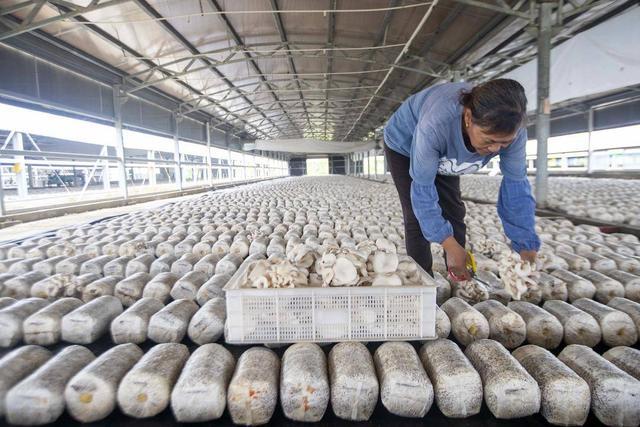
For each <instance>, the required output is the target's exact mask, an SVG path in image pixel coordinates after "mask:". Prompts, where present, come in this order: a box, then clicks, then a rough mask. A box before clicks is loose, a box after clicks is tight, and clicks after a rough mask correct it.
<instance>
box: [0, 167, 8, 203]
mask: <svg viewBox="0 0 640 427" xmlns="http://www.w3.org/2000/svg"><path fill="white" fill-rule="evenodd" d="M6 214H7V209H6V208H5V206H4V184H3V182H2V165H0V216H5V215H6Z"/></svg>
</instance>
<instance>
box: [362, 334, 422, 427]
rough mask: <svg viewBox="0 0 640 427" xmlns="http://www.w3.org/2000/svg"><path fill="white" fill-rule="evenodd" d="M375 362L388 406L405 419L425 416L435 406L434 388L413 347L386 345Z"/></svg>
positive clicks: (382, 394)
mask: <svg viewBox="0 0 640 427" xmlns="http://www.w3.org/2000/svg"><path fill="white" fill-rule="evenodd" d="M373 360H374V363H375V366H376V372H377V373H378V378H379V381H380V398H381V400H382V404H383V405H384V407H385V408H387V410H388V411H389V412H391V413H392V414H394V415H399V416H401V417H411V418H422V417H424V416H425V415H426V413H427V412H428V411H429V409H430V408H431V405H432V404H433V386H432V385H431V381H429V377H427V374H426V372H425V371H424V368H423V367H422V363H421V362H420V358H419V357H418V354H417V353H416V350H415V349H414V348H413V347H412V346H411V344H409V343H406V342H387V343H384V344H382V345H381V346H380V347H378V349H377V350H376V352H375V353H374V356H373Z"/></svg>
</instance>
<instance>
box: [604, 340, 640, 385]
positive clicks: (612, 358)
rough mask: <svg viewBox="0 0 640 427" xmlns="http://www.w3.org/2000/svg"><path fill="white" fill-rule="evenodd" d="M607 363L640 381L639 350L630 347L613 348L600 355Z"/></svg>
mask: <svg viewBox="0 0 640 427" xmlns="http://www.w3.org/2000/svg"><path fill="white" fill-rule="evenodd" d="M602 357H604V358H605V359H607V360H608V361H609V362H611V363H613V364H614V365H616V366H617V367H618V368H620V369H622V370H623V371H625V372H626V373H627V374H629V375H631V376H632V377H634V378H635V379H637V380H640V350H638V349H636V348H631V347H624V346H621V347H614V348H612V349H610V350H609V351H607V352H606V353H604V354H603V355H602Z"/></svg>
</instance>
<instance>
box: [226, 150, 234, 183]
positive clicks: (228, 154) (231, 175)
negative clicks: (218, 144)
mask: <svg viewBox="0 0 640 427" xmlns="http://www.w3.org/2000/svg"><path fill="white" fill-rule="evenodd" d="M227 164H228V165H229V181H233V170H232V169H233V168H232V167H231V150H230V149H229V147H227Z"/></svg>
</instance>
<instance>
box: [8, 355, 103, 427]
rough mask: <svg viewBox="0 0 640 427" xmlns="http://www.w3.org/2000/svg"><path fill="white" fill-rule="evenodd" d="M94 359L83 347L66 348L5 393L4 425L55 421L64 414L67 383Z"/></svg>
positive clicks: (38, 423)
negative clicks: (7, 423)
mask: <svg viewBox="0 0 640 427" xmlns="http://www.w3.org/2000/svg"><path fill="white" fill-rule="evenodd" d="M94 359H95V356H94V355H93V353H91V351H89V350H88V349H86V348H84V347H82V346H79V345H72V346H69V347H65V348H64V349H63V350H62V351H60V352H59V353H58V354H56V355H55V356H54V357H53V358H51V359H49V360H48V361H47V362H46V363H45V364H44V365H42V366H40V368H38V369H37V370H36V371H35V372H33V373H32V374H31V375H29V376H28V377H27V378H25V379H24V380H22V381H21V382H20V383H18V384H17V385H16V386H15V387H13V388H12V389H11V390H10V391H9V393H7V397H6V403H5V404H6V414H5V416H6V419H7V421H8V422H9V423H10V424H18V425H41V424H48V423H52V422H54V421H55V420H57V419H58V417H60V415H62V413H63V412H64V387H65V385H66V384H67V381H69V380H70V379H71V378H72V377H73V376H74V375H75V374H76V373H77V372H78V371H80V370H81V369H82V368H84V367H85V366H86V365H87V364H89V363H90V362H91V361H93V360H94Z"/></svg>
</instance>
